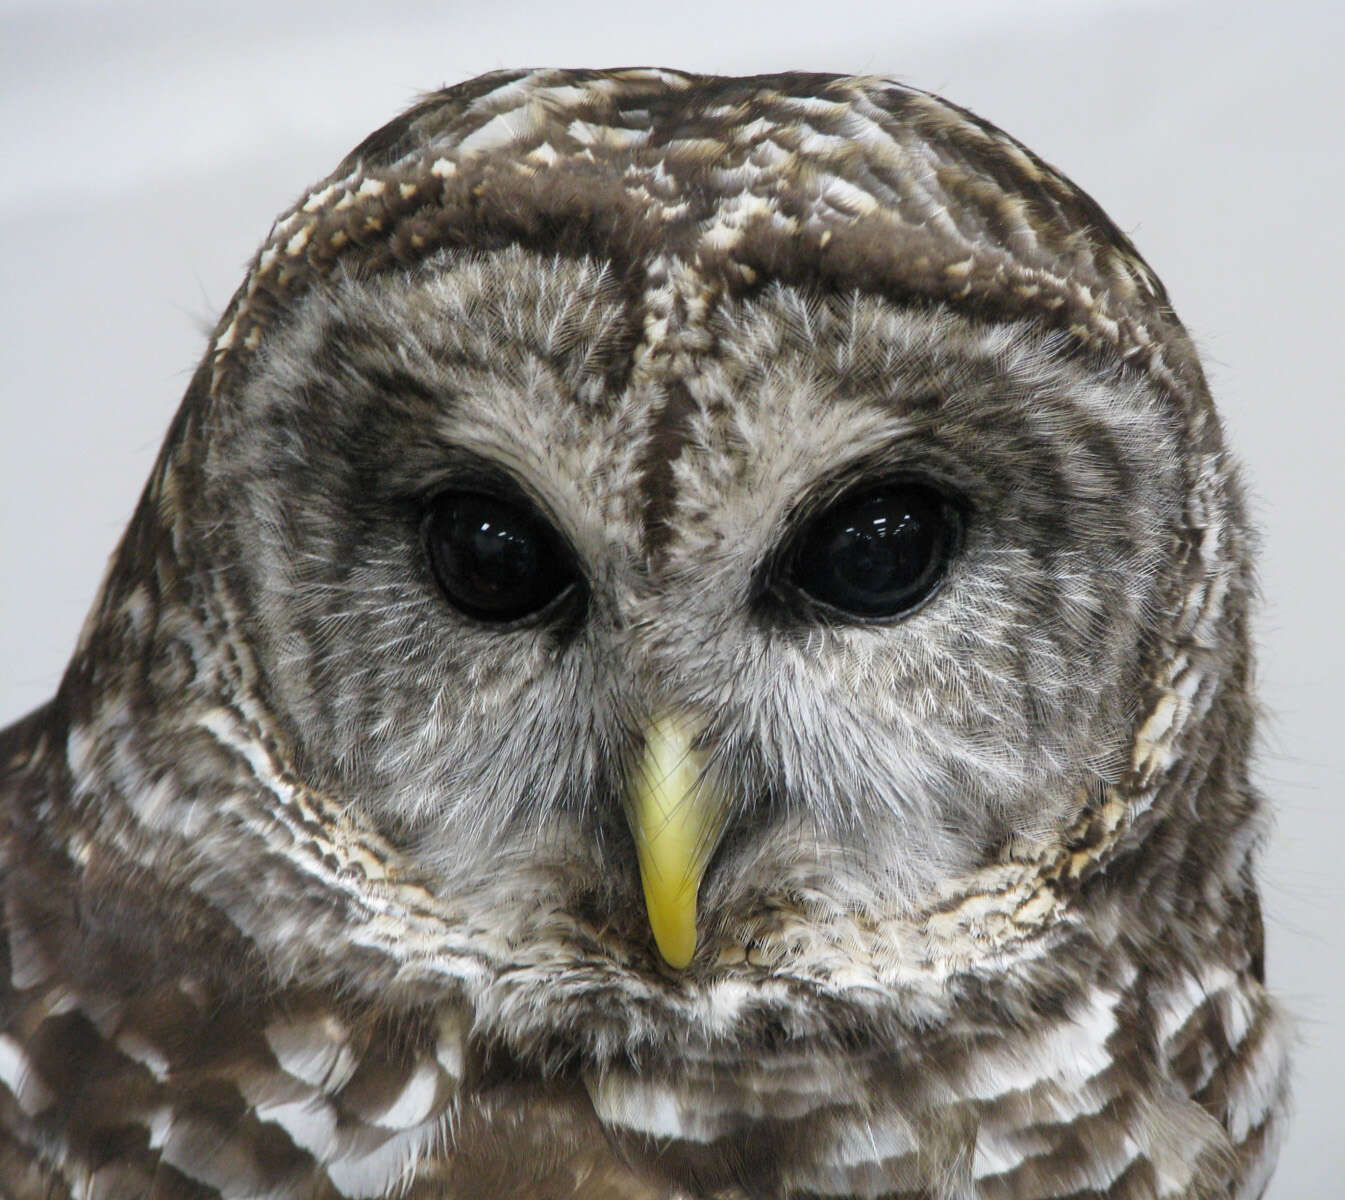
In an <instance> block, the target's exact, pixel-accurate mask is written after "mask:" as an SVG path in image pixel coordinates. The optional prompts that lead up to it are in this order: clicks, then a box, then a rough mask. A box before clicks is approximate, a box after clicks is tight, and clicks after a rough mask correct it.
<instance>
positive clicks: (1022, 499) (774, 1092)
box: [0, 70, 1286, 1200]
mask: <svg viewBox="0 0 1345 1200" xmlns="http://www.w3.org/2000/svg"><path fill="white" fill-rule="evenodd" d="M894 479H895V480H907V479H918V480H921V481H926V482H927V483H929V484H930V486H935V485H937V487H939V488H941V489H944V490H946V491H947V492H948V493H949V494H952V495H956V497H957V498H958V503H959V505H960V506H961V508H962V510H964V511H965V530H964V532H963V533H962V534H961V535H960V539H959V540H958V543H957V551H956V554H955V555H954V556H953V557H952V558H951V559H950V561H949V562H948V564H947V566H946V578H944V579H943V581H942V586H941V588H939V590H937V591H936V592H933V593H932V594H931V597H930V598H928V599H927V600H926V602H925V603H924V605H923V607H916V608H913V609H912V610H911V611H910V612H907V613H903V614H901V619H900V620H879V621H877V622H876V623H875V622H872V621H868V620H858V619H853V620H852V619H849V618H847V617H845V616H843V615H841V616H838V615H837V613H836V612H835V611H834V610H829V609H826V607H825V606H823V608H822V609H818V608H817V607H816V606H812V607H809V606H808V605H807V604H803V606H802V607H800V605H799V604H796V603H795V600H797V599H798V597H796V596H794V594H793V593H792V592H788V589H787V588H786V587H785V584H784V583H782V579H783V578H784V576H783V574H782V572H784V571H785V570H786V567H784V566H782V565H781V564H782V563H787V562H790V561H793V560H792V559H789V554H788V548H789V546H790V545H792V544H793V543H792V542H791V539H792V538H796V537H797V530H798V528H799V527H800V524H801V523H802V522H805V521H806V520H809V519H811V516H810V514H814V513H816V512H817V511H820V510H821V509H824V508H825V506H826V505H828V504H831V503H833V502H834V501H835V500H836V497H837V496H841V495H848V494H851V492H852V491H853V489H854V488H856V487H858V486H860V485H863V486H865V487H869V486H876V483H875V481H877V482H882V481H891V480H894ZM501 480H507V483H508V486H509V488H511V489H513V491H512V492H511V494H515V493H517V494H518V495H521V496H523V497H526V499H527V501H528V503H529V504H531V505H532V506H533V507H534V508H535V510H536V512H537V513H539V514H541V517H544V518H545V520H546V522H548V523H549V525H550V526H551V527H553V528H554V529H555V530H557V531H559V532H558V534H557V536H558V537H559V538H560V540H561V541H562V542H563V543H564V546H565V552H566V553H567V554H569V555H571V556H572V557H573V559H574V561H575V562H576V563H577V564H579V565H578V568H577V569H578V573H579V579H580V583H579V584H576V585H575V586H576V587H577V589H578V590H577V591H576V592H575V595H576V596H577V597H578V599H576V600H575V602H574V603H573V604H571V605H570V607H569V608H567V609H565V610H564V614H563V616H557V617H556V618H555V619H547V620H536V621H531V622H523V623H521V624H519V623H504V624H494V625H492V624H490V623H489V622H483V621H482V620H480V619H473V618H471V617H470V615H464V614H463V613H462V612H460V611H456V610H455V609H454V608H453V605H452V604H451V603H447V602H446V601H445V596H444V595H443V594H441V592H440V590H439V588H438V586H437V584H436V578H435V573H436V570H437V567H436V566H435V565H434V564H433V562H431V561H430V560H428V559H427V555H426V551H425V545H426V543H425V537H426V534H425V532H424V529H425V522H426V520H427V519H428V518H427V517H426V515H425V514H426V505H427V503H430V502H431V501H432V499H433V498H434V497H435V496H436V495H438V494H440V493H441V492H442V491H443V489H445V488H447V487H470V488H472V489H476V490H485V491H489V490H490V489H492V488H495V487H496V486H497V485H498V484H500V481H501ZM1249 556H1250V548H1249V534H1248V532H1247V527H1246V519H1245V515H1244V513H1243V507H1242V501H1241V496H1240V491H1239V487H1238V483H1237V479H1236V474H1235V471H1234V469H1233V467H1232V465H1231V464H1230V462H1229V460H1228V457H1227V454H1226V452H1225V450H1224V448H1223V444H1222V438H1221V433H1220V429H1219V424H1218V421H1217V418H1216V415H1215V413H1214V410H1213V407H1212V404H1211V401H1210V398H1209V395H1208V391H1207V388H1206V385H1205V382H1204V379H1203V376H1202V373H1201V370H1200V366H1199V363H1198V361H1197V359H1196V356H1195V353H1194V351H1193V349H1192V347H1191V344H1190V342H1189V340H1188V339H1187V337H1186V334H1185V333H1184V331H1183V329H1182V327H1181V325H1180V324H1179V322H1178V321H1177V319H1176V317H1175V316H1174V315H1173V313H1172V311H1171V309H1170V307H1169V306H1168V303H1167V299H1166V296H1165V294H1164V292H1163V289H1162V287H1161V285H1160V284H1159V283H1158V281H1157V280H1156V278H1155V277H1154V275H1153V274H1152V272H1151V271H1150V270H1149V269H1148V267H1147V266H1146V265H1145V264H1144V263H1143V261H1142V260H1141V259H1140V257H1139V256H1138V254H1137V253H1136V251H1135V250H1134V248H1133V247H1132V246H1131V245H1130V243H1129V242H1128V240H1127V239H1126V238H1125V237H1124V236H1123V235H1122V234H1120V233H1119V232H1118V231H1117V230H1116V229H1115V227H1114V226H1113V225H1112V224H1111V223H1110V222H1109V221H1108V220H1107V218H1106V217H1105V216H1104V215H1103V214H1102V213H1101V212H1100V210H1099V209H1098V208H1097V206H1096V205H1095V204H1094V203H1093V202H1092V201H1091V200H1090V199H1089V198H1088V197H1087V196H1085V195H1084V194H1083V193H1082V192H1080V191H1078V189H1076V188H1075V187H1073V186H1072V185H1071V184H1070V183H1068V182H1067V181H1066V180H1064V179H1063V178H1062V177H1061V176H1059V175H1058V174H1057V173H1056V172H1055V171H1053V170H1052V169H1051V168H1050V167H1048V166H1046V165H1045V164H1043V163H1041V162H1040V161H1039V160H1038V159H1036V158H1035V157H1033V156H1032V155H1031V154H1030V153H1029V152H1028V151H1026V150H1025V149H1024V148H1023V147H1021V146H1019V145H1018V144H1017V143H1016V142H1014V141H1012V139H1010V138H1008V137H1007V136H1005V135H1004V134H1002V133H1001V132H999V131H998V130H996V129H994V128H993V127H991V126H989V125H987V124H985V123H984V122H982V121H980V120H979V119H978V118H975V117H973V116H972V115H971V114H968V113H966V112H964V111H962V110H960V109H957V108H955V107H953V106H951V105H948V104H947V103H945V102H944V101H942V100H939V99H937V98H936V97H933V96H929V95H926V94H923V93H920V92H916V91H913V90H910V89H907V88H904V87H901V86H900V85H897V84H893V83H889V82H886V81H882V80H876V79H848V78H835V77H830V76H822V75H781V76H763V77H756V78H750V79H715V78H707V77H697V76H690V75H683V74H679V73H676V72H670V71H655V70H631V71H612V72H585V71H535V72H526V73H507V74H496V75H490V76H484V77H482V78H480V79H477V80H474V81H471V82H469V83H466V84H463V85H461V86H459V87H456V88H451V89H448V90H446V91H444V92H440V93H436V94H434V95H432V96H428V97H426V98H425V99H424V100H423V101H422V102H421V103H419V104H418V105H417V106H416V107H415V108H413V109H412V110H411V111H410V112H408V113H407V114H405V115H404V116H403V117H401V118H398V119H397V120H396V121H394V122H392V123H391V124H390V125H388V126H387V127H385V128H384V129H382V130H380V131H378V132H377V133H375V134H374V135H372V136H371V137H370V138H368V139H367V140H366V141H365V142H364V143H362V144H361V145H360V146H359V147H358V148H357V149H356V150H355V151H354V152H353V153H352V154H351V155H350V156H349V157H348V158H347V160H346V161H345V162H344V163H343V164H342V165H341V166H340V167H339V168H338V169H337V171H336V172H335V174H334V175H333V176H331V177H330V178H329V179H328V180H326V181H325V182H323V183H322V184H320V185H319V186H318V187H316V188H314V189H313V190H312V191H311V192H310V193H309V194H308V195H306V196H305V197H304V198H303V199H301V200H300V202H299V203H298V204H296V205H295V207H294V208H293V209H292V210H291V211H290V212H289V213H288V214H286V215H285V216H283V217H282V218H281V219H280V220H279V221H277V223H276V225H275V227H274V228H273V230H272V232H271V235H270V237H269V238H268V240H267V242H266V244H265V245H264V246H263V248H262V250H261V251H260V252H259V254H258V257H257V259H256V260H255V261H254V263H253V265H252V268H251V270H250V272H249V274H248V277H247V279H246V280H245V282H244V284H243V286H242V287H241V288H240V290H239V292H238V293H237V295H236V296H235V297H234V300H233V302H232V303H231V305H230V307H229V310H228V311H227V312H226V313H225V315H224V317H223V318H222V320H221V322H220V324H219V327H218V329H217V331H216V334H215V336H214V338H213V339H212V342H211V345H210V348H209V350H208V351H207V354H206V357H205V359H204V361H203V363H202V365H201V367H200V369H199V370H198V371H197V373H196V376H195V378H194V379H193V381H192V384H191V387H190V388H189V390H188V393H187V396H186V399H185V400H184V402H183V406H182V408H181V410H180V412H179V414H178V417H177V419H176V420H175V422H174V424H173V427H172V429H171V430H170V432H169V435H168V439H167V441H166V443H165V446H164V449H163V451H162V453H161V455H160V458H159V461H158V464H157V466H156V468H155V471H154V474H153V476H152V478H151V480H150V483H149V485H148V487H147V490H146V492H145V496H144V498H143V500H142V502H141V504H140V506H139V508H138V510H137V512H136V514H135V517H134V519H133V520H132V523H131V526H130V528H129V530H128V532H127V534H126V536H125V538H124V540H123V542H122V545H121V547H120V549H119V550H118V552H117V555H116V556H115V558H114V561H113V564H112V567H111V569H110V571H109V574H108V577H107V580H106V582H105V585H104V588H103V592H102V595H101V596H100V599H99V601H98V603H97V604H96V606H95V609H94V612H93V613H92V615H91V617H90V620H89V622H88V624H87V626H86V629H85V631H84V634H83V636H82V638H81V641H80V645H79V647H78V649H77V651H76V654H75V657H74V659H73V661H72V663H71V666H70V668H69V670H68V673H67V675H66V677H65V679H64V681H63V683H62V685H61V689H60V691H59V693H58V695H57V696H56V698H55V699H54V700H53V701H52V703H51V704H49V705H48V706H47V707H45V708H43V709H42V710H40V711H39V712H37V713H35V714H33V715H32V716H31V717H29V718H28V719H26V720H25V721H23V722H20V723H19V724H18V725H16V726H14V727H12V728H10V729H9V730H7V731H5V733H4V734H3V736H2V737H0V770H3V777H2V778H3V783H2V785H0V814H3V825H2V826H0V861H2V862H3V876H2V877H0V888H3V897H4V904H5V908H4V924H3V930H4V939H3V947H4V950H3V954H4V958H3V961H0V1181H2V1182H3V1184H4V1185H5V1190H6V1193H7V1194H13V1195H15V1196H29V1195H32V1196H91V1197H92V1196H97V1197H121V1196H146V1195H153V1196H164V1197H169V1196H173V1197H176V1196H191V1197H197V1196H221V1197H223V1196H263V1195H264V1196H276V1197H281V1196H305V1197H310V1196H331V1197H346V1198H350V1200H353V1198H355V1197H381V1196H393V1195H407V1196H413V1197H416V1196H450V1197H475V1196H520V1197H528V1196H537V1197H562V1196H576V1197H578V1196H583V1197H605V1196H610V1197H651V1198H652V1197H674V1196H676V1197H684V1196H716V1197H735V1196H742V1197H749V1196H750V1197H758V1196H782V1197H783V1196H790V1197H804V1196H832V1197H874V1196H894V1197H895V1196H911V1197H916V1196H921V1197H983V1198H990V1197H1041V1198H1046V1197H1065V1196H1107V1197H1118V1198H1119V1197H1158V1196H1163V1197H1167V1196H1172V1197H1215V1196H1239V1197H1244V1196H1245V1197H1255V1196H1257V1195H1259V1194H1260V1192H1261V1191H1262V1189H1263V1186H1264V1183H1265V1180H1266V1178H1267V1176H1268V1173H1269V1171H1270V1168H1271V1166H1272V1164H1273V1161H1274V1154H1275V1147H1276V1143H1277V1139H1278V1137H1279V1132H1280V1128H1281V1125H1282V1122H1283V1109H1284V1094H1285V1087H1286V1084H1285V1080H1286V1069H1285V1038H1284V1032H1283V1028H1282V1022H1281V1019H1280V1017H1279V1015H1278V1013H1277V1010H1276V1008H1275V1006H1274V1005H1273V1003H1272V1002H1271V1001H1270V1000H1269V999H1268V997H1267V994H1266V991H1265V989H1264V987H1263V967H1262V930H1261V924H1260V915H1259V907H1258V901H1257V895H1256V890H1255V886H1254V882H1253V878H1252V873H1251V871H1252V863H1253V859H1254V853H1255V849H1256V843H1257V838H1258V836H1259V833H1260V825H1259V823H1258V813H1259V809H1260V800H1259V798H1258V796H1257V795H1256V793H1255V792H1254V791H1253V790H1252V789H1251V787H1250V785H1249V783H1248V779H1247V758H1248V753H1249V743H1250V739H1251V733H1252V701H1251V698H1250V696H1249V694H1248V683H1249V670H1250V667H1249V648H1248V633H1247V609H1248V603H1249V597H1250V592H1251V583H1250V577H1249V570H1250V567H1249ZM785 583H787V580H786V581H785ZM782 588H783V589H784V590H783V591H782ZM785 593H788V594H785ZM782 597H783V598H782ZM791 597H793V598H792V599H791ZM450 599H451V598H450ZM558 611H559V610H558ZM667 712H676V713H687V714H693V717H694V720H693V725H692V726H691V727H692V728H693V730H694V732H693V733H692V734H689V735H688V740H687V742H686V747H687V748H688V750H687V752H688V753H691V752H692V751H691V749H690V748H691V747H694V753H695V754H696V755H703V756H704V760H703V761H704V768H703V776H704V781H705V782H704V787H705V788H706V789H710V788H711V787H713V790H714V792H715V794H716V795H722V796H723V797H725V798H726V799H725V800H724V803H723V813H722V814H721V815H720V817H719V818H718V821H719V823H717V824H714V825H713V829H714V832H713V834H711V835H706V836H708V837H710V839H711V841H712V843H713V844H711V845H708V846H705V847H699V848H697V851H696V853H702V851H703V854H704V860H703V861H702V860H697V864H696V866H695V870H696V872H697V873H696V874H695V876H694V878H695V881H696V883H697V884H698V885H699V919H698V922H697V924H696V925H695V926H694V927H693V928H692V929H691V936H692V949H693V950H694V956H692V957H690V961H689V962H688V963H687V964H686V965H685V966H683V965H681V964H680V963H678V965H677V966H673V965H670V964H671V963H673V961H674V959H675V958H676V954H674V953H673V952H672V951H670V950H669V949H668V944H665V943H664V942H663V941H660V940H657V939H658V936H659V935H658V933H657V928H656V929H655V935H654V937H651V933H650V921H651V920H652V919H653V918H654V913H655V908H656V907H657V906H658V905H659V904H660V903H662V902H661V901H659V900H657V899H656V898H655V893H654V892H652V891H651V890H650V887H651V886H653V885H651V884H650V880H649V878H648V877H646V878H645V880H644V883H645V890H644V892H643V893H642V891H641V874H640V867H639V866H637V858H638V859H639V861H640V862H641V863H643V862H644V861H645V860H644V858H641V857H639V855H637V848H638V849H639V851H640V854H641V855H642V854H644V853H645V851H646V848H647V847H646V844H645V842H643V841H642V840H641V839H642V838H644V837H646V836H647V835H648V830H646V829H645V828H644V827H643V825H642V824H641V818H640V817H639V816H638V815H635V810H634V808H633V807H632V804H631V801H630V799H629V797H630V794H631V791H632V788H638V787H639V786H641V785H640V784H639V782H638V780H635V782H633V779H634V778H635V776H637V775H638V771H637V770H636V768H635V765H634V764H635V763H636V762H637V760H638V756H639V754H640V752H641V746H642V744H643V743H645V742H647V741H649V740H650V739H651V738H652V737H653V735H652V734H651V733H650V730H651V729H652V728H654V726H655V723H656V718H658V717H659V716H660V714H664V713H667ZM689 719H691V718H689ZM660 736H661V735H660ZM696 761H698V762H699V761H701V760H700V759H699V758H698V759H697V760H696ZM698 796H699V793H697V794H696V796H692V797H691V798H690V799H688V800H687V803H694V804H701V803H702V802H703V801H702V799H700V798H697V797H698ZM721 826H722V828H721ZM709 827H710V826H709V825H707V826H706V828H709ZM646 870H647V868H646ZM702 873H703V878H702ZM692 894H693V900H694V898H695V887H693V891H692ZM642 897H643V898H642ZM646 906H648V913H647V911H646ZM693 915H694V913H693ZM655 924H656V926H657V922H655Z"/></svg>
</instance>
